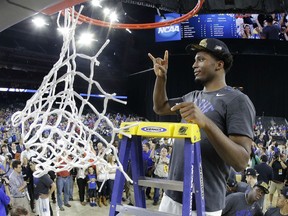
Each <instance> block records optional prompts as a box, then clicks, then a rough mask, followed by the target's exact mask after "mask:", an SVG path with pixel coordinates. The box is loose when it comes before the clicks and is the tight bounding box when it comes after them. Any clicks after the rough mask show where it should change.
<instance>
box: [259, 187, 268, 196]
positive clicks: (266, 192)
mask: <svg viewBox="0 0 288 216" xmlns="http://www.w3.org/2000/svg"><path fill="white" fill-rule="evenodd" d="M257 186H258V187H259V188H261V189H262V190H263V191H264V193H265V194H269V190H268V189H267V188H265V187H263V186H261V185H257Z"/></svg>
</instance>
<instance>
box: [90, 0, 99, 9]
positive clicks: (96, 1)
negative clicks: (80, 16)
mask: <svg viewBox="0 0 288 216" xmlns="http://www.w3.org/2000/svg"><path fill="white" fill-rule="evenodd" d="M100 3H101V0H92V1H91V4H92V5H93V6H94V7H100V8H102V6H101V4H100Z"/></svg>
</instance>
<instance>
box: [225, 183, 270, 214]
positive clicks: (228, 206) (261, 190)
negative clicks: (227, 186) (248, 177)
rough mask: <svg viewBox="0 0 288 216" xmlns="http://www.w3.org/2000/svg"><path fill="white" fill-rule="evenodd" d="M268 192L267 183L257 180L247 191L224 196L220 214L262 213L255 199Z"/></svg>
mask: <svg viewBox="0 0 288 216" xmlns="http://www.w3.org/2000/svg"><path fill="white" fill-rule="evenodd" d="M268 193H269V190H268V185H267V184H266V183H265V182H258V183H257V184H255V185H254V187H253V189H252V190H250V191H249V192H247V193H241V192H239V193H232V194H230V195H228V196H227V197H226V200H225V208H224V209H223V212H222V215H223V216H232V215H235V216H236V215H258V216H260V215H263V213H262V210H261V208H260V206H259V204H258V203H257V201H258V200H260V199H261V198H262V197H263V196H264V194H268Z"/></svg>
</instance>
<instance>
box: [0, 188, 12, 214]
mask: <svg viewBox="0 0 288 216" xmlns="http://www.w3.org/2000/svg"><path fill="white" fill-rule="evenodd" d="M0 184H1V185H0V215H7V213H8V212H7V206H8V204H9V203H10V192H9V188H8V185H7V184H5V183H4V184H2V183H0Z"/></svg>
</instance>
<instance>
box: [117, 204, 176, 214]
mask: <svg viewBox="0 0 288 216" xmlns="http://www.w3.org/2000/svg"><path fill="white" fill-rule="evenodd" d="M116 211H118V212H119V213H118V214H117V216H122V215H127V214H128V215H136V216H151V215H153V216H177V215H175V214H170V213H167V212H160V211H157V210H151V209H145V208H140V207H136V206H129V205H117V206H116ZM122 213H125V214H122Z"/></svg>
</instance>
